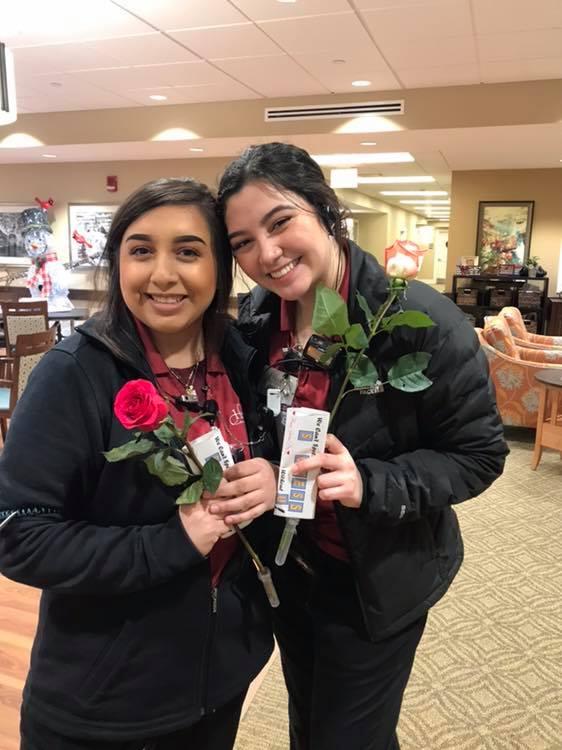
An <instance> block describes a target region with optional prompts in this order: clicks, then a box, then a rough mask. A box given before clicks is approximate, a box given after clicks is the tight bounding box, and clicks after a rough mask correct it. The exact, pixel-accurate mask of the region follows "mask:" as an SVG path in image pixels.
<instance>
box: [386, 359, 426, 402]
mask: <svg viewBox="0 0 562 750" xmlns="http://www.w3.org/2000/svg"><path fill="white" fill-rule="evenodd" d="M430 359H431V354H427V353H426V352H416V353H415V354H405V355H404V356H403V357H400V359H399V360H398V362H397V363H396V364H395V365H394V366H393V367H391V368H390V371H389V373H388V382H389V383H390V385H392V386H393V387H394V388H397V389H398V390H400V391H406V392H407V393H416V392H417V391H425V389H426V388H429V386H430V385H431V383H432V381H431V380H429V378H426V376H425V375H423V374H422V373H423V370H425V369H426V367H427V366H428V364H429V360H430Z"/></svg>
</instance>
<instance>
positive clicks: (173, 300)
mask: <svg viewBox="0 0 562 750" xmlns="http://www.w3.org/2000/svg"><path fill="white" fill-rule="evenodd" d="M149 296H150V298H151V299H153V300H154V302H158V304H161V305H176V304H177V303H178V302H181V301H182V299H183V295H180V296H179V297H158V296H157V295H156V294H151V295H149Z"/></svg>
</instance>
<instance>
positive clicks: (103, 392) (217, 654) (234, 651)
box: [0, 179, 276, 750]
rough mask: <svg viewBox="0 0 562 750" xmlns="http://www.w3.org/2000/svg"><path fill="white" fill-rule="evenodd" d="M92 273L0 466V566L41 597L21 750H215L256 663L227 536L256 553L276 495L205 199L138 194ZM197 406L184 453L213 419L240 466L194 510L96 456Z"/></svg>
mask: <svg viewBox="0 0 562 750" xmlns="http://www.w3.org/2000/svg"><path fill="white" fill-rule="evenodd" d="M105 258H106V260H107V261H108V294H107V297H106V300H105V304H104V307H103V309H102V311H101V313H100V314H99V315H97V316H94V317H93V318H92V319H90V320H89V321H88V322H87V323H86V324H85V325H83V326H82V327H81V328H80V329H79V331H78V332H77V333H76V334H75V335H73V336H71V337H69V338H67V339H65V340H64V341H63V342H62V343H61V344H59V345H58V346H57V347H55V349H53V350H52V351H51V352H49V353H48V354H47V355H45V357H44V358H43V359H42V360H41V362H40V363H39V364H38V365H37V367H36V368H35V369H34V371H33V373H32V375H31V377H30V380H29V384H28V386H27V388H26V390H25V393H24V394H23V395H22V397H21V399H20V403H19V404H18V407H17V409H16V412H15V414H14V417H13V419H12V421H11V424H10V429H9V433H8V437H7V440H6V444H5V447H4V451H3V453H2V454H1V456H0V520H2V519H3V518H9V519H10V520H9V522H8V523H7V524H6V525H5V526H4V528H3V529H2V531H1V532H0V571H1V572H2V573H3V574H4V575H6V576H8V577H10V578H12V579H14V580H16V581H20V582H22V583H25V584H27V585H31V586H37V587H39V588H41V589H43V593H42V597H41V607H40V613H39V625H38V629H37V635H36V638H35V643H34V646H33V652H32V656H31V668H30V672H29V675H28V679H27V682H26V686H25V689H24V696H23V706H22V721H21V734H22V745H21V747H22V750H55V748H56V749H57V750H82V749H83V750H86V749H88V750H137V749H138V750H141V748H152V749H154V750H174V749H176V748H177V750H180V748H181V750H184V749H185V748H188V747H189V748H194V749H195V748H196V749H197V750H202V748H208V750H230V748H232V746H233V743H234V737H235V734H236V729H237V725H238V721H239V716H240V711H241V707H242V702H243V699H244V696H245V693H246V690H247V687H248V685H249V683H250V681H251V680H252V679H253V677H254V676H255V675H256V674H257V673H258V672H259V671H260V669H261V668H262V667H263V665H264V664H265V663H266V661H267V659H268V657H269V655H270V653H271V650H272V635H271V625H270V614H269V608H268V605H267V602H266V600H265V597H264V595H263V590H262V588H261V585H260V583H259V582H258V581H257V579H256V576H255V571H254V569H253V567H252V565H251V563H250V560H249V557H248V555H247V554H246V553H245V551H244V550H243V549H242V548H241V546H240V544H239V541H238V537H237V536H236V535H232V525H233V524H235V523H236V524H237V523H242V522H244V521H251V520H253V523H252V524H251V525H250V526H248V527H247V529H246V530H245V531H246V533H247V535H248V537H249V541H250V543H251V544H252V545H253V546H254V547H257V548H258V549H259V548H260V545H263V544H264V543H266V542H267V539H268V537H267V534H268V526H269V520H268V516H269V514H267V515H265V516H264V515H263V514H264V513H265V512H266V511H268V510H270V509H271V507H272V505H273V500H274V496H275V489H276V480H275V475H274V472H273V470H272V468H271V465H270V464H269V463H268V461H267V460H266V459H265V456H267V454H268V451H270V445H269V436H268V430H267V429H266V427H267V425H266V424H265V423H264V421H263V420H264V416H266V412H265V411H264V410H263V409H260V407H259V404H258V401H257V398H256V389H255V372H256V371H255V368H254V367H253V362H254V359H255V352H254V350H253V349H252V348H251V347H250V346H248V345H247V344H246V343H245V342H244V341H243V339H242V338H241V336H240V334H239V333H238V332H237V330H236V329H235V328H233V326H232V325H231V322H230V319H229V318H228V316H227V315H226V306H227V303H228V299H229V295H230V291H231V283H232V270H231V254H230V249H229V246H228V243H227V241H226V238H225V234H224V228H223V226H222V223H221V222H220V220H219V219H218V217H217V214H216V207H215V201H214V198H213V196H212V195H211V194H210V192H209V191H208V189H207V188H206V187H205V186H203V185H201V184H199V183H196V182H194V181H192V180H188V179H163V180H157V181H155V182H152V183H148V184H146V185H144V186H143V187H141V188H140V189H139V190H137V191H136V192H135V193H133V194H132V195H131V196H129V198H128V199H127V200H126V201H125V202H124V203H123V205H122V206H121V207H120V208H119V210H118V211H117V213H116V214H115V217H114V220H113V223H112V225H111V229H110V231H109V234H108V238H107V245H106V249H105ZM124 386H125V387H124ZM116 394H119V395H118V398H117V400H116V403H115V408H114V400H115V397H116ZM203 404H204V405H205V406H204V408H205V411H208V410H209V408H210V407H212V411H213V414H212V417H209V419H205V418H202V419H199V420H197V421H195V422H194V423H193V424H192V426H191V427H190V430H189V433H188V438H189V439H190V440H192V439H193V438H196V437H198V436H199V435H201V434H203V433H205V432H207V431H208V430H209V429H210V428H211V424H210V422H212V423H213V424H214V425H215V426H217V427H218V428H219V430H220V431H221V433H222V435H223V438H224V439H225V440H226V442H228V443H229V444H230V445H231V448H232V450H233V452H234V453H235V454H236V455H237V457H238V459H239V461H238V463H236V464H235V465H234V466H232V467H231V468H230V469H228V470H227V471H226V472H225V474H224V481H222V483H221V485H220V486H219V489H218V490H217V493H216V494H215V495H214V496H213V497H207V496H204V498H203V499H202V500H201V501H200V502H197V503H195V504H192V505H182V506H179V509H178V506H176V505H175V497H176V494H177V492H176V493H174V489H175V488H174V487H167V486H166V485H165V484H163V483H162V482H161V481H160V480H159V479H157V478H155V477H153V476H152V475H151V474H149V473H148V471H147V468H146V466H145V464H144V463H143V462H142V461H140V460H134V459H130V460H126V461H120V462H116V463H111V462H109V461H106V459H105V458H104V455H103V454H104V452H107V451H109V450H111V449H113V448H115V447H118V446H121V445H123V444H124V443H126V442H127V441H129V440H130V439H131V438H132V431H135V430H141V431H142V430H151V429H153V428H154V427H156V426H157V425H158V424H159V423H160V422H161V421H162V419H163V417H165V416H166V414H167V413H169V414H170V415H171V416H172V417H173V418H174V420H175V421H176V424H177V425H178V426H180V427H181V426H183V422H184V418H185V416H186V414H187V413H193V415H194V416H195V415H196V414H197V413H198V411H200V410H201V408H202V405H203ZM38 436H40V437H38Z"/></svg>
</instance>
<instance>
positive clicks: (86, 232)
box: [68, 203, 119, 268]
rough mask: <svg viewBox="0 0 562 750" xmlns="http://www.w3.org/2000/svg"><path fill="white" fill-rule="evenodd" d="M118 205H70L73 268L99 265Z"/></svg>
mask: <svg viewBox="0 0 562 750" xmlns="http://www.w3.org/2000/svg"><path fill="white" fill-rule="evenodd" d="M118 208H119V206H118V205H117V204H106V205H97V204H94V203H69V205H68V233H69V239H68V244H69V248H70V253H69V258H70V265H71V268H77V267H83V268H87V267H90V268H93V267H95V266H97V265H99V263H100V260H101V256H102V253H103V250H104V248H105V242H106V239H107V233H108V232H109V227H110V225H111V221H112V219H113V215H114V214H115V212H116V211H117V209H118Z"/></svg>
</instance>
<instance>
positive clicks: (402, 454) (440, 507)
mask: <svg viewBox="0 0 562 750" xmlns="http://www.w3.org/2000/svg"><path fill="white" fill-rule="evenodd" d="M349 260H350V291H349V301H348V310H349V318H350V322H351V323H365V317H364V315H363V312H362V311H361V308H360V307H359V305H358V303H357V301H356V291H360V292H361V293H362V294H363V296H364V297H365V298H366V299H367V301H368V302H369V305H370V307H371V310H373V311H376V310H377V309H378V308H379V307H380V305H381V303H382V302H383V301H384V300H385V299H386V296H387V280H386V276H385V274H384V272H383V270H382V268H381V266H380V265H379V264H378V262H377V261H376V260H375V258H374V257H372V256H371V255H368V254H367V253H365V252H364V251H363V250H361V249H360V248H359V247H357V245H354V244H353V243H350V253H349ZM402 306H403V308H404V309H413V310H421V311H423V312H425V313H427V314H428V315H429V316H430V317H431V318H432V320H433V321H434V322H435V323H436V325H435V326H433V327H431V328H419V329H413V328H410V327H405V326H402V327H399V328H396V329H395V330H394V331H393V332H392V334H391V335H386V334H380V335H377V336H375V337H374V339H373V343H372V346H371V348H370V351H369V356H370V357H371V359H372V360H373V362H374V363H375V365H376V367H377V369H378V371H379V374H380V375H381V380H383V381H384V380H386V377H385V376H386V374H387V372H388V370H389V368H390V367H391V366H392V365H393V364H394V363H395V362H396V360H397V359H398V358H399V357H400V356H402V355H404V354H407V353H412V352H417V351H424V352H428V353H430V354H431V355H432V356H431V361H430V364H429V367H428V370H427V371H426V375H427V377H429V378H430V379H431V380H432V381H433V384H432V385H431V387H430V388H429V389H427V390H426V391H423V392H420V393H414V394H408V393H404V392H402V391H399V390H396V389H394V388H392V387H391V386H388V385H387V386H386V387H385V390H384V392H383V393H382V394H378V395H363V394H360V393H357V392H355V393H351V394H349V395H347V396H345V397H344V399H343V401H342V402H341V405H340V407H339V410H338V412H337V414H336V418H335V420H334V424H333V427H332V432H334V433H335V434H336V435H337V437H338V438H340V440H341V441H342V442H343V443H344V444H345V445H346V447H347V448H348V450H349V451H350V453H351V455H352V456H353V458H354V460H355V462H356V465H357V467H358V469H359V471H360V473H361V477H362V480H363V488H364V489H363V501H362V505H361V508H360V509H359V510H354V509H349V508H345V507H343V506H340V505H339V504H337V503H336V510H337V516H338V520H339V523H340V527H341V530H342V533H343V537H344V540H345V542H346V544H347V547H348V551H349V555H350V557H351V563H352V566H353V570H354V573H355V580H356V586H357V590H358V593H359V597H360V601H361V605H362V608H363V614H364V619H365V624H366V627H367V630H368V632H369V634H370V637H371V638H372V639H373V640H380V639H383V638H385V637H387V636H388V635H390V634H392V633H394V632H397V631H399V630H401V629H402V628H404V627H406V626H407V625H408V624H409V623H411V622H413V621H414V620H416V619H417V618H419V617H420V616H422V615H423V614H424V613H425V612H426V611H427V609H428V608H429V607H431V606H432V605H433V604H435V602H436V601H438V599H440V597H442V596H443V594H444V593H445V592H446V591H447V589H448V587H449V585H450V584H451V581H452V580H453V578H454V576H455V574H456V572H457V571H458V569H459V567H460V565H461V562H462V556H463V546H462V539H461V535H460V530H459V526H458V521H457V517H456V514H455V512H454V510H453V508H452V507H451V506H452V505H454V504H455V503H460V502H462V501H463V500H467V499H468V498H471V497H475V496H476V495H479V494H480V493H481V492H483V491H484V490H485V489H486V488H487V487H488V486H489V485H490V484H491V483H492V482H493V481H494V479H496V477H498V476H499V475H500V474H501V472H502V470H503V465H504V460H505V456H506V454H507V452H508V451H507V447H506V445H505V442H504V439H503V428H502V425H501V422H500V419H499V416H498V412H497V409H496V405H495V399H494V393H493V387H492V385H491V382H490V380H489V377H488V367H487V363H486V359H485V357H484V355H483V353H482V352H481V350H480V347H479V344H478V341H477V338H476V336H475V334H474V331H473V330H472V329H471V327H470V326H469V324H468V323H467V322H466V320H465V319H464V316H463V315H462V313H461V312H460V310H459V309H458V308H457V307H456V305H454V304H453V303H452V302H451V301H450V300H449V299H447V298H446V297H445V296H443V295H441V294H439V293H438V292H436V291H435V290H433V289H432V288H431V287H429V286H427V285H425V284H422V283H420V282H416V281H414V282H412V283H411V284H410V285H409V286H408V289H407V295H406V299H405V301H404V302H403V303H402ZM396 309H397V308H396ZM238 324H239V327H240V328H241V330H242V332H243V333H244V334H245V336H246V338H247V340H249V341H250V342H251V344H252V345H253V346H255V347H257V348H258V350H259V351H260V352H262V355H264V353H265V355H266V356H267V352H268V350H269V335H270V332H271V331H274V330H276V329H277V328H278V324H279V299H278V298H277V297H276V295H274V294H271V293H269V292H266V291H264V290H263V289H261V288H256V289H254V290H252V292H251V293H250V294H249V295H247V296H246V297H245V298H243V299H242V302H241V306H240V315H239V321H238ZM343 376H344V368H343V357H340V358H338V360H337V363H336V369H335V371H334V373H333V375H332V384H331V388H330V396H329V404H328V406H327V408H331V406H332V405H333V403H334V401H335V398H336V395H337V392H338V391H339V387H340V384H341V382H342V379H343Z"/></svg>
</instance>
